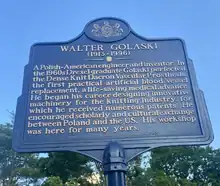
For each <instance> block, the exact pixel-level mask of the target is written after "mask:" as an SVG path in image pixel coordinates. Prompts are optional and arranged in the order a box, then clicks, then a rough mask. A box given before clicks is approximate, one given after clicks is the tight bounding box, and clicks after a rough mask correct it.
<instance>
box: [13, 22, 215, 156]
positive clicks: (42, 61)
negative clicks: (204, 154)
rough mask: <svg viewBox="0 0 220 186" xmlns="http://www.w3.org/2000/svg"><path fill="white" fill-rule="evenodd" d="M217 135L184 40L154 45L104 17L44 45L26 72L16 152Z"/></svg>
mask: <svg viewBox="0 0 220 186" xmlns="http://www.w3.org/2000/svg"><path fill="white" fill-rule="evenodd" d="M212 140H213V133H212V128H211V124H210V121H209V117H208V112H207V109H206V106H205V101H204V97H203V94H202V93H201V91H200V90H199V88H198V85H197V81H196V76H195V72H194V68H193V64H192V61H191V60H190V59H189V58H188V56H187V52H186V47H185V44H184V41H183V40H182V39H179V38H165V39H164V38H162V39H148V38H144V37H142V36H140V35H138V34H137V33H135V32H134V31H133V30H132V29H131V28H130V26H129V25H128V24H127V23H126V22H125V21H124V20H121V19H117V18H100V19H96V20H93V21H91V22H89V23H88V24H87V25H86V26H85V28H84V30H83V32H82V33H81V34H80V35H79V36H78V37H77V38H75V39H73V40H70V41H68V42H54V43H37V44H34V45H33V46H32V47H31V50H30V58H29V63H28V64H27V65H26V66H25V70H24V81H23V89H22V95H21V96H20V97H19V98H18V102H17V109H16V118H15V125H14V136H13V148H14V149H15V150H16V151H18V152H48V151H63V150H69V151H78V152H79V151H85V152H87V151H90V152H92V151H100V150H103V149H104V148H105V147H106V145H107V144H108V143H109V142H110V141H118V142H119V143H121V144H122V145H123V147H124V148H125V149H135V148H146V147H151V148H152V147H157V146H170V145H204V144H209V143H211V141H212Z"/></svg>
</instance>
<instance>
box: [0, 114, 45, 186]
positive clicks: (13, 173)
mask: <svg viewBox="0 0 220 186" xmlns="http://www.w3.org/2000/svg"><path fill="white" fill-rule="evenodd" d="M12 124H13V116H12V121H11V123H7V124H4V125H3V124H0V181H1V183H2V184H3V186H6V185H7V186H13V185H17V181H18V180H24V179H25V182H23V185H22V186H25V185H29V184H30V183H36V182H37V180H38V178H40V177H41V176H42V174H41V173H40V171H39V169H38V168H37V166H36V165H37V161H38V156H37V155H36V154H24V153H22V154H21V153H16V152H15V151H14V150H13V149H12Z"/></svg>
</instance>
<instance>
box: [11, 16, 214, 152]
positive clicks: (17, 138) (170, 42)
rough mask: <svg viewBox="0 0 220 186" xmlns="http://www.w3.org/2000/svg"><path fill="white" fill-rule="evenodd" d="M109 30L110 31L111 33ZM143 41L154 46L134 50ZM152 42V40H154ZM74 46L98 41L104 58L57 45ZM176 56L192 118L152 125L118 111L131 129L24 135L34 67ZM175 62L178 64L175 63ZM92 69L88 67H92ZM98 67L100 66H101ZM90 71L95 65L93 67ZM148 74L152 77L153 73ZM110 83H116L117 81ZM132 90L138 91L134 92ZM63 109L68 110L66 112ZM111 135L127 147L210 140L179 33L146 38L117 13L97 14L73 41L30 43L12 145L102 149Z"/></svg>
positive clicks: (172, 58)
mask: <svg viewBox="0 0 220 186" xmlns="http://www.w3.org/2000/svg"><path fill="white" fill-rule="evenodd" d="M94 24H97V25H99V27H97V26H94ZM118 24H119V25H118ZM100 25H101V27H100ZM109 25H110V26H109ZM120 29H121V30H120ZM112 33H114V34H113V35H112ZM143 43H144V44H145V45H144V46H145V47H146V46H147V45H150V46H154V47H156V48H157V49H156V50H152V49H151V47H150V48H149V49H148V50H134V48H135V46H136V44H138V46H141V44H143ZM154 43H156V45H155V44H154ZM124 44H126V45H124ZM78 45H80V46H81V45H94V46H97V45H102V46H103V50H102V51H101V52H102V54H101V57H100V56H99V57H98V58H99V59H103V60H100V61H97V60H95V59H97V57H96V56H92V57H91V56H87V54H88V51H89V49H88V51H82V52H62V51H61V48H60V46H75V48H77V47H76V46H78ZM116 46H119V47H121V49H122V51H128V52H129V54H130V55H128V56H123V57H125V58H126V59H124V60H122V59H121V58H120V57H121V56H120V55H117V56H114V54H116V53H114V52H113V51H114V48H115V47H116ZM84 49H85V48H84ZM127 49H129V50H127ZM79 50H80V49H79ZM94 50H95V49H94ZM111 55H112V59H113V60H112V61H111V62H108V61H106V57H107V56H111ZM87 59H89V60H87ZM91 59H93V60H91ZM176 60H179V61H182V62H184V63H185V65H184V67H185V68H186V75H187V78H188V79H189V82H188V83H187V87H188V88H187V91H188V92H189V95H190V96H191V97H192V98H193V100H192V101H193V103H194V106H193V108H192V110H193V111H194V113H195V117H196V121H195V122H193V123H192V122H184V123H183V122H175V123H173V122H172V123H170V124H169V123H167V124H161V123H159V122H156V123H154V124H144V123H143V121H142V120H141V119H140V118H138V119H135V121H133V123H132V122H131V123H129V124H127V125H126V123H125V122H126V120H129V118H128V117H123V116H122V117H121V118H122V120H123V124H125V126H129V125H130V126H134V127H133V130H134V131H132V132H131V131H123V132H116V133H115V132H114V125H112V126H110V125H108V127H109V130H108V132H106V133H86V132H85V130H83V131H82V132H80V133H77V134H73V133H65V134H56V135H46V134H44V133H43V134H40V135H29V134H27V130H29V129H28V127H27V126H28V118H29V117H31V116H33V114H31V113H30V108H29V105H30V98H31V95H30V92H31V91H32V90H33V88H32V83H33V69H34V67H35V66H36V65H39V66H40V65H60V66H63V67H64V66H65V65H67V64H68V65H75V66H76V65H79V66H78V67H80V65H83V64H84V65H85V64H87V65H95V64H100V65H102V64H105V65H108V67H109V69H111V68H113V67H112V66H114V65H116V64H124V63H126V64H132V63H135V62H140V61H143V62H151V61H153V62H155V61H159V62H162V61H176ZM111 65H112V66H111ZM175 67H176V68H178V66H175ZM90 69H91V70H92V68H90ZM102 69H103V70H104V68H102ZM130 69H133V70H134V71H135V70H138V69H139V70H140V69H141V68H139V67H132V68H130ZM93 70H96V69H95V68H94V69H93ZM87 72H88V69H87ZM85 73H86V72H85ZM122 74H123V73H122ZM113 75H114V74H113ZM57 77H62V75H58V76H57ZM150 79H151V80H152V79H153V78H150ZM88 81H89V80H88ZM97 81H98V80H97ZM71 82H73V80H69V81H68V82H67V83H71ZM137 82H138V84H137V86H141V81H140V79H139V80H138V81H137ZM102 83H103V87H105V86H104V84H105V83H106V80H103V81H102ZM173 85H181V83H174V84H173ZM66 86H67V84H66V85H65V87H66ZM155 86H158V84H157V85H148V88H149V89H152V88H153V87H155ZM112 87H113V88H116V86H112ZM35 90H37V89H35ZM78 90H79V92H81V93H80V94H81V95H82V96H83V97H84V96H85V94H86V93H82V87H81V88H79V89H78ZM136 92H137V93H138V91H136ZM146 92H148V91H146ZM97 93H100V91H98V92H97ZM111 93H112V94H114V93H115V94H116V93H117V91H115V90H114V91H111ZM124 93H125V94H126V93H128V91H127V92H124ZM69 96H71V94H69ZM149 98H150V97H149ZM140 99H141V97H140ZM84 100H85V99H84ZM42 101H45V100H42ZM36 102H39V101H36ZM32 103H34V101H32ZM180 104H181V103H180V102H179V101H177V102H176V105H177V107H176V109H178V108H180ZM86 105H87V106H89V105H91V100H89V99H87V104H86ZM106 105H107V101H106V100H105V102H104V104H102V105H100V106H102V107H105V106H106ZM118 105H123V104H118ZM146 105H147V104H146ZM137 106H138V104H137ZM71 107H72V108H79V107H81V105H76V103H75V102H74V101H72V102H71V105H70V106H69V107H68V108H71ZM146 107H147V106H146ZM45 108H46V107H45ZM51 109H52V110H53V114H57V113H55V112H54V110H55V108H54V107H51ZM145 110H146V109H145ZM174 110H175V109H174ZM113 112H114V111H112V112H109V113H110V114H112V113H113ZM87 113H90V112H87ZM96 113H99V112H96ZM128 113H129V111H125V115H127V114H128ZM66 114H70V113H67V112H66ZM73 114H77V113H73ZM35 115H36V114H35ZM186 117H187V116H186ZM126 118H127V119H126ZM81 120H83V119H81ZM42 121H43V120H42ZM57 121H60V120H57ZM93 121H94V119H91V123H92V122H93ZM64 128H65V130H66V131H68V126H65V127H64ZM37 129H41V128H36V130H37ZM112 140H117V141H119V142H120V143H121V144H122V145H123V146H124V147H125V148H126V149H128V148H129V149H130V148H145V147H155V146H164V145H166V146H167V145H190V144H197V145H200V144H209V143H210V142H211V141H212V140H213V134H212V129H211V124H210V121H209V117H208V112H207V109H206V107H205V102H204V98H203V95H202V93H201V92H200V90H199V88H198V85H197V81H196V76H195V72H194V69H193V64H192V61H191V60H190V59H189V58H188V56H187V52H186V47H185V43H184V41H183V40H182V39H180V38H159V39H149V38H144V37H142V36H140V35H138V34H137V33H135V32H134V31H133V30H132V29H131V28H130V27H129V25H128V23H126V22H125V21H124V20H121V19H116V18H101V19H97V20H93V21H91V22H90V23H88V24H87V25H86V26H85V29H84V30H83V32H82V33H81V34H80V35H79V36H78V37H76V38H75V39H73V40H70V41H67V42H54V43H37V44H34V45H33V46H32V47H31V51H30V58H29V63H28V65H26V66H25V72H24V81H23V89H22V95H21V96H20V97H19V98H18V102H17V109H16V120H15V127H14V136H13V146H14V149H16V151H19V152H47V151H58V150H70V151H87V150H89V151H95V150H103V149H104V148H105V146H106V145H107V144H108V142H110V141H112Z"/></svg>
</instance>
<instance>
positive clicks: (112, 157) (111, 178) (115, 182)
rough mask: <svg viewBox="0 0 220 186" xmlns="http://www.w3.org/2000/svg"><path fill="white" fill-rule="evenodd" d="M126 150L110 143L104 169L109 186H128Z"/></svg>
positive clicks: (105, 152)
mask: <svg viewBox="0 0 220 186" xmlns="http://www.w3.org/2000/svg"><path fill="white" fill-rule="evenodd" d="M126 162H127V161H126V156H125V150H124V148H123V147H122V146H121V145H120V144H119V143H118V142H110V143H109V144H108V145H107V146H106V148H105V150H104V154H103V168H104V174H105V177H106V182H107V186H126V179H125V175H126V172H127V163H126Z"/></svg>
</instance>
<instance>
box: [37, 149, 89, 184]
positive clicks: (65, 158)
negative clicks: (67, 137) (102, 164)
mask: <svg viewBox="0 0 220 186" xmlns="http://www.w3.org/2000/svg"><path fill="white" fill-rule="evenodd" d="M89 162H90V160H89V158H87V157H85V156H83V155H80V154H79V153H75V152H51V153H49V154H48V157H44V158H40V161H39V168H40V170H41V172H42V173H44V175H45V176H46V177H50V176H56V177H57V176H58V177H60V179H61V180H62V182H63V183H66V182H67V181H68V180H70V179H76V180H77V181H78V182H79V183H81V182H83V183H84V182H85V180H86V179H87V177H88V176H90V175H91V174H92V172H93V170H92V168H91V166H90V165H88V163H89Z"/></svg>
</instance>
